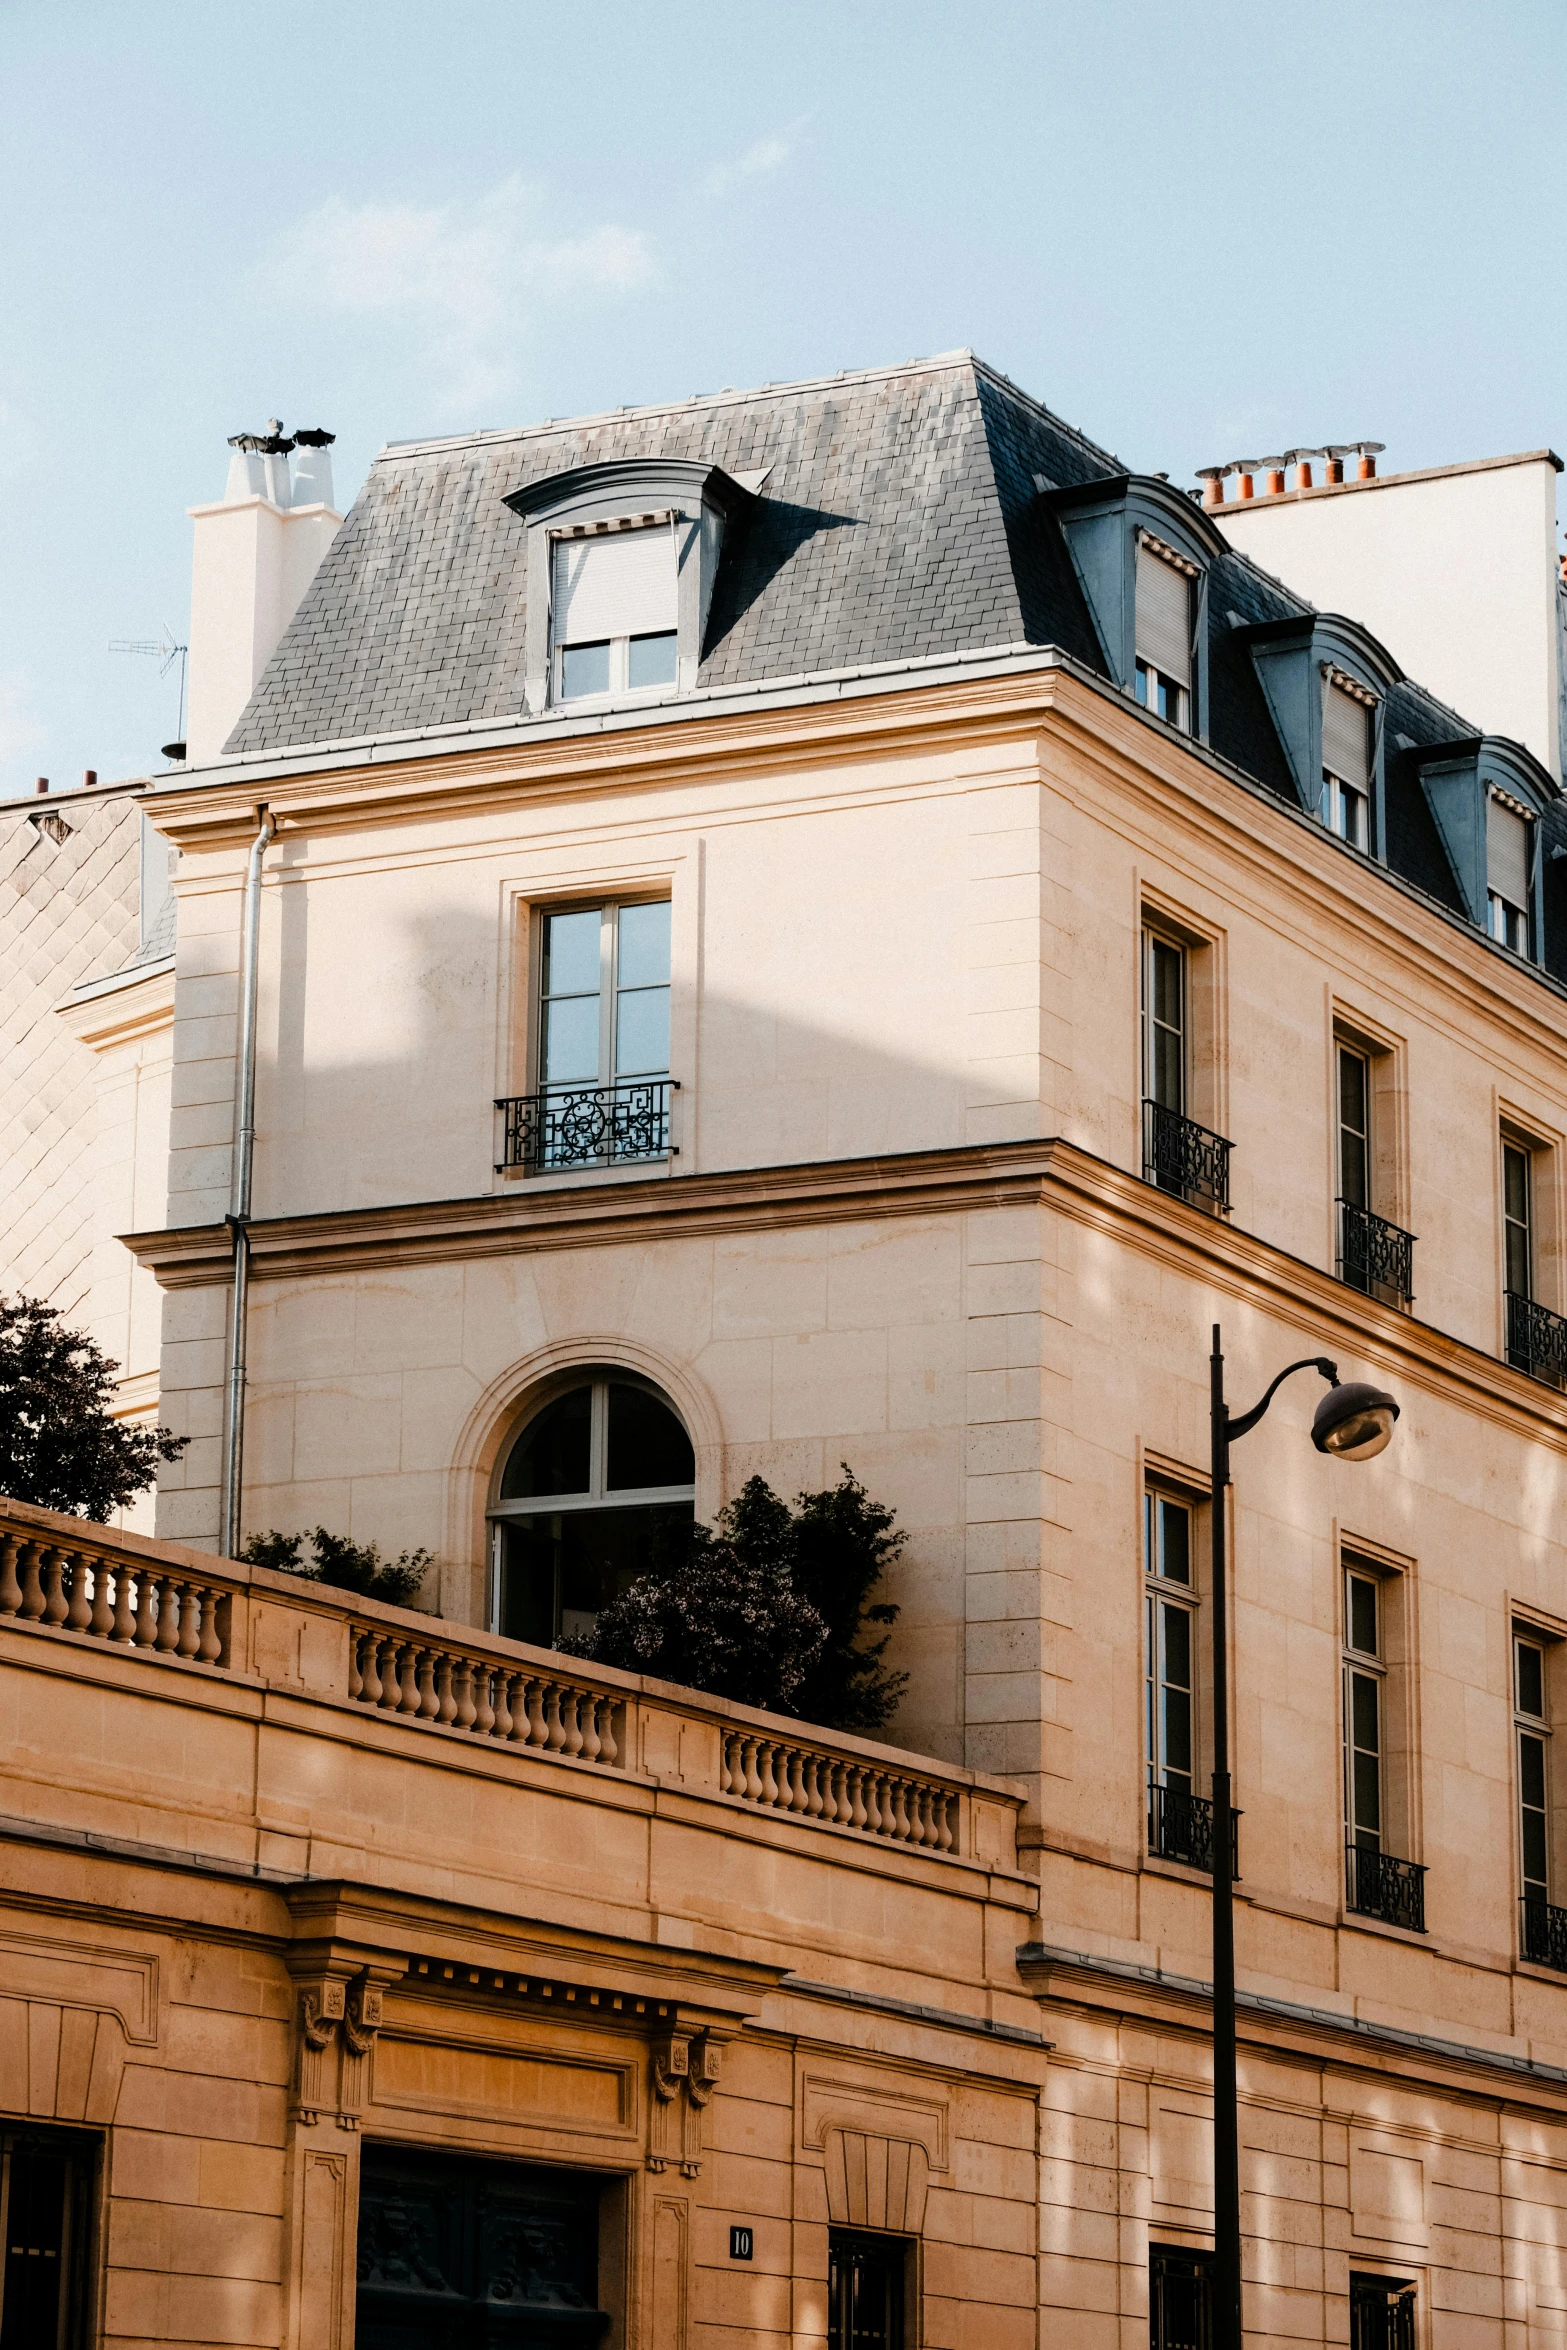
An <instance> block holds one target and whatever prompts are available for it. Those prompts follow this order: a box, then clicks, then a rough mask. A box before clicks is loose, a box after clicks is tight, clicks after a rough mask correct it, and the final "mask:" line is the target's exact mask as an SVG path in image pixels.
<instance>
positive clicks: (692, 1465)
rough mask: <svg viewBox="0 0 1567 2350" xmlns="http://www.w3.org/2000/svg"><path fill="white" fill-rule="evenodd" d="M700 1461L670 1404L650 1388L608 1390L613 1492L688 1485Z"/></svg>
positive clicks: (616, 1386) (614, 1384) (618, 1386)
mask: <svg viewBox="0 0 1567 2350" xmlns="http://www.w3.org/2000/svg"><path fill="white" fill-rule="evenodd" d="M695 1476H696V1456H695V1454H694V1453H693V1452H692V1450H691V1439H690V1437H689V1436H688V1435H687V1434H686V1432H685V1430H684V1428H682V1427H681V1425H680V1422H679V1421H678V1420H677V1419H676V1417H675V1415H674V1413H673V1412H672V1411H671V1410H670V1408H669V1406H668V1404H666V1403H662V1402H660V1400H659V1398H658V1397H657V1396H656V1395H649V1393H648V1391H647V1389H646V1388H645V1387H627V1386H624V1385H622V1384H621V1383H620V1382H619V1381H618V1380H617V1381H612V1382H611V1385H610V1390H609V1475H608V1479H607V1483H608V1485H609V1488H610V1491H611V1492H625V1491H627V1490H635V1489H636V1488H638V1487H642V1486H655V1485H689V1484H691V1483H692V1482H693V1480H694V1478H695Z"/></svg>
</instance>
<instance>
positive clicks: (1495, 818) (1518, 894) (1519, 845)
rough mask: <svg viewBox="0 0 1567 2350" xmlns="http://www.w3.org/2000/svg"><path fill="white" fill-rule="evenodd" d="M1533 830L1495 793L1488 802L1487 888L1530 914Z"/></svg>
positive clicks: (1486, 827) (1486, 812)
mask: <svg viewBox="0 0 1567 2350" xmlns="http://www.w3.org/2000/svg"><path fill="white" fill-rule="evenodd" d="M1531 829H1532V827H1531V826H1530V825H1529V823H1528V822H1527V820H1526V819H1525V818H1524V817H1522V816H1515V815H1514V814H1513V812H1512V810H1511V808H1506V807H1504V806H1503V805H1502V803H1501V801H1500V800H1499V799H1497V798H1496V797H1495V796H1494V794H1493V795H1491V796H1490V797H1488V798H1487V800H1486V803H1485V877H1486V883H1487V886H1488V887H1489V888H1491V889H1493V890H1495V892H1496V894H1497V896H1498V897H1501V898H1505V899H1506V900H1507V902H1508V904H1509V905H1510V906H1517V907H1519V908H1521V909H1522V910H1523V911H1525V912H1527V910H1528V905H1529V848H1530V840H1529V834H1530V831H1531Z"/></svg>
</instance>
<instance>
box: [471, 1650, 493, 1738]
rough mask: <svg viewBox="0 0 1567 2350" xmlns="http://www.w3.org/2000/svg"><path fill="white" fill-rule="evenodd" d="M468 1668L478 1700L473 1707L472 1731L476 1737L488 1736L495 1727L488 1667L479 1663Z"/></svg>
mask: <svg viewBox="0 0 1567 2350" xmlns="http://www.w3.org/2000/svg"><path fill="white" fill-rule="evenodd" d="M470 1670H471V1675H472V1679H473V1683H474V1686H475V1688H476V1689H477V1691H478V1702H477V1703H476V1704H475V1706H474V1709H473V1727H474V1733H475V1735H476V1736H477V1737H480V1738H488V1737H489V1736H490V1735H491V1733H492V1732H493V1730H494V1728H495V1706H494V1702H493V1700H492V1698H491V1696H490V1668H489V1666H488V1665H483V1664H481V1665H475V1666H473V1667H471V1668H470Z"/></svg>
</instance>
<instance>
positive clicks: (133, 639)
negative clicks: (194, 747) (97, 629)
mask: <svg viewBox="0 0 1567 2350" xmlns="http://www.w3.org/2000/svg"><path fill="white" fill-rule="evenodd" d="M109 650H110V652H111V653H145V654H147V655H148V656H149V657H150V658H151V659H152V660H154V661H159V662H161V663H162V667H161V668H160V669H159V671H158V675H159V676H160V677H167V676H168V674H169V671H170V670H171V669H172V668H173V666H174V664H175V662H176V661H178V663H179V665H180V723H179V732H178V735H177V737H176V739H175V740H174V741H173V742H171V743H163V744H162V745H160V748H161V750H162V752H163V756H164V757H165V759H183V758H184V756H185V669H186V664H187V663H188V661H189V659H190V647H189V645H181V644H176V642H175V639H174V631H173V629H172V628H170V626H169V624H168V622H167V621H165V622H164V624H163V634H162V636H160V637H148V636H111V637H110V639H109Z"/></svg>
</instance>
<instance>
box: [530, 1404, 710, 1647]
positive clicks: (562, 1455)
mask: <svg viewBox="0 0 1567 2350" xmlns="http://www.w3.org/2000/svg"><path fill="white" fill-rule="evenodd" d="M695 1481H696V1460H695V1455H694V1453H693V1451H692V1448H691V1439H690V1437H689V1436H688V1435H687V1434H686V1431H685V1428H684V1426H683V1425H682V1423H681V1420H680V1417H679V1414H678V1413H677V1412H676V1411H675V1409H674V1407H673V1405H672V1404H671V1403H670V1401H669V1399H668V1397H667V1396H665V1395H663V1394H661V1393H660V1391H659V1390H658V1389H657V1388H656V1387H655V1386H653V1384H652V1383H651V1381H650V1380H646V1379H639V1378H638V1377H637V1376H636V1375H635V1373H634V1372H631V1371H618V1370H601V1371H583V1372H579V1373H577V1374H576V1375H575V1377H574V1378H573V1379H572V1380H571V1381H570V1382H569V1384H567V1385H565V1386H556V1387H555V1388H554V1389H553V1391H552V1392H550V1393H549V1394H548V1395H546V1397H545V1398H544V1399H543V1400H542V1401H541V1402H540V1403H539V1404H538V1406H537V1407H536V1408H535V1410H534V1411H533V1412H532V1413H531V1414H530V1416H529V1417H528V1419H527V1420H526V1421H524V1423H523V1426H522V1428H521V1430H520V1431H519V1433H518V1434H517V1435H516V1436H515V1437H514V1438H513V1440H512V1443H511V1446H510V1448H509V1450H508V1451H507V1453H506V1455H505V1457H504V1460H503V1462H502V1465H501V1472H500V1478H499V1481H498V1484H497V1487H496V1494H495V1499H494V1500H493V1501H492V1502H491V1504H490V1512H489V1516H490V1528H491V1555H492V1576H491V1589H492V1594H493V1597H492V1602H491V1622H492V1625H493V1627H494V1629H495V1630H496V1631H498V1632H503V1633H505V1634H506V1636H507V1637H508V1639H512V1640H527V1641H530V1642H532V1644H533V1645H534V1646H535V1647H537V1648H551V1647H553V1646H554V1644H555V1642H556V1641H557V1640H558V1639H559V1637H560V1635H561V1634H562V1633H563V1632H587V1631H591V1630H592V1628H593V1625H594V1624H595V1623H596V1622H597V1620H598V1615H599V1611H600V1610H601V1609H602V1608H603V1607H605V1606H606V1605H607V1604H608V1602H609V1601H610V1600H611V1599H613V1598H615V1597H616V1595H617V1594H618V1593H619V1592H621V1591H624V1589H625V1588H626V1586H627V1584H628V1583H631V1582H633V1581H634V1580H635V1579H636V1577H637V1576H638V1575H643V1574H646V1573H647V1571H648V1570H649V1568H650V1567H653V1566H656V1565H657V1564H659V1562H660V1560H661V1558H662V1557H663V1556H665V1555H666V1554H667V1553H668V1552H669V1550H670V1549H671V1547H674V1548H676V1549H678V1547H679V1546H680V1545H681V1544H682V1543H683V1541H684V1538H685V1536H686V1535H687V1534H688V1533H689V1531H690V1528H691V1525H692V1522H693V1517H694V1512H695V1502H696V1482H695Z"/></svg>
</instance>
